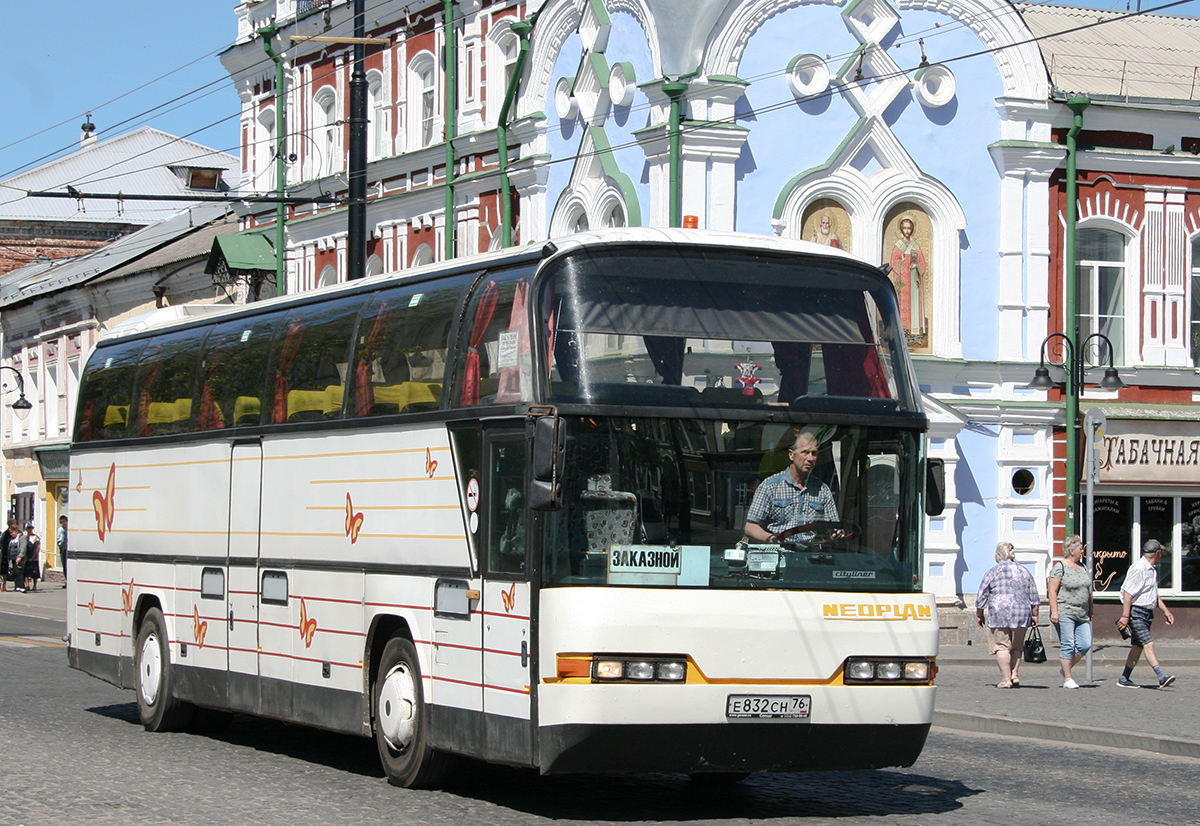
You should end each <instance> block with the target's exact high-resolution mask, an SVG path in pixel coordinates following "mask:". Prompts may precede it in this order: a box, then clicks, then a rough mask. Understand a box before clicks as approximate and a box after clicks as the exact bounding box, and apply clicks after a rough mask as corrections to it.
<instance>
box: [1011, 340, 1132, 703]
mask: <svg viewBox="0 0 1200 826" xmlns="http://www.w3.org/2000/svg"><path fill="white" fill-rule="evenodd" d="M1093 340H1094V341H1095V344H1094V345H1092V346H1093V348H1094V351H1096V352H1097V354H1099V353H1100V352H1102V348H1103V349H1107V350H1108V367H1106V368H1104V378H1103V379H1101V380H1100V387H1101V388H1102V389H1104V390H1120V389H1121V388H1122V387H1124V386H1125V382H1123V381H1121V377H1120V375H1118V374H1117V368H1116V367H1114V366H1113V346H1112V342H1111V341H1109V339H1108V336H1106V335H1104V334H1103V333H1092V334H1091V335H1090V336H1088V337H1087V338H1085V339H1084V340H1083V341H1082V342H1081V343H1080V345H1079V349H1078V350H1076V349H1075V347H1074V345H1073V344H1072V343H1071V338H1070V336H1068V335H1066V334H1065V333H1051V334H1050V335H1048V336H1046V337H1045V338H1044V339H1042V350H1041V358H1040V360H1039V363H1038V368H1037V370H1035V371H1034V374H1033V381H1031V382H1029V386H1030V387H1032V388H1034V389H1037V390H1049V389H1050V388H1052V387H1054V386H1055V385H1056V384H1057V382H1055V381H1054V380H1053V379H1051V378H1050V370H1049V368H1047V367H1046V345H1047V344H1051V343H1054V344H1055V345H1056V347H1057V352H1058V353H1060V354H1061V355H1062V359H1061V360H1060V361H1059V362H1058V364H1059V366H1061V367H1062V368H1063V370H1064V371H1065V373H1066V377H1065V378H1066V392H1067V422H1066V424H1067V490H1066V500H1067V516H1066V520H1065V522H1066V534H1067V536H1071V535H1073V534H1074V533H1075V514H1076V513H1077V512H1078V509H1077V505H1078V500H1079V490H1078V485H1079V481H1078V479H1079V474H1078V471H1079V465H1078V459H1077V453H1078V450H1079V393H1080V390H1081V389H1082V388H1083V383H1084V380H1085V378H1086V376H1087V366H1088V358H1087V354H1088V352H1089V350H1088V346H1089V344H1090V343H1091V342H1092V341H1093ZM1052 363H1053V362H1052ZM1093 363H1094V362H1093ZM1091 415H1092V414H1091V413H1089V417H1090V416H1091ZM1088 436H1089V443H1088V446H1089V450H1090V449H1091V437H1092V433H1091V432H1089V434H1088ZM1091 493H1092V474H1091V473H1089V474H1088V500H1089V501H1088V504H1089V506H1090V505H1091ZM1087 524H1088V538H1087V542H1086V543H1085V547H1086V548H1087V562H1086V563H1085V564H1086V566H1087V570H1088V573H1089V575H1091V572H1092V571H1093V570H1095V569H1094V567H1093V561H1094V560H1093V556H1092V519H1091V514H1090V513H1089V514H1088V520H1087ZM1087 679H1088V682H1091V680H1092V652H1091V651H1090V650H1089V651H1088V653H1087Z"/></svg>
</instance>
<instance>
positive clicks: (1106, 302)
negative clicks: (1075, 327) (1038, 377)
mask: <svg viewBox="0 0 1200 826" xmlns="http://www.w3.org/2000/svg"><path fill="white" fill-rule="evenodd" d="M1125 245H1126V238H1125V236H1124V235H1123V234H1121V233H1119V232H1115V231H1113V230H1109V229H1099V228H1096V227H1086V228H1083V229H1080V230H1078V232H1077V233H1076V236H1075V258H1076V261H1077V265H1076V270H1075V272H1076V275H1077V278H1078V283H1079V307H1078V315H1079V333H1080V341H1083V339H1085V338H1087V337H1088V336H1090V335H1091V334H1092V333H1102V334H1104V335H1105V336H1107V337H1108V340H1109V341H1111V342H1112V346H1113V363H1114V364H1124V363H1125V358H1124V357H1125Z"/></svg>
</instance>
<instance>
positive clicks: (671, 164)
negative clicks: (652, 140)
mask: <svg viewBox="0 0 1200 826" xmlns="http://www.w3.org/2000/svg"><path fill="white" fill-rule="evenodd" d="M662 90H663V92H664V93H665V94H666V96H667V97H669V98H670V99H671V120H670V124H669V126H668V129H669V130H670V133H669V134H670V144H669V146H670V155H669V157H668V159H667V170H668V171H667V187H668V188H669V189H670V193H669V195H670V198H669V204H670V215H669V218H668V222H669V224H670V226H673V227H678V226H682V225H683V206H682V193H681V192H680V185H679V179H680V172H679V166H680V163H681V159H680V155H681V154H682V149H681V147H680V139H679V126H680V121H681V120H682V118H681V115H680V101H682V100H683V95H684V93H685V92H687V84H686V83H680V82H679V81H675V82H673V83H664V84H663V87H662Z"/></svg>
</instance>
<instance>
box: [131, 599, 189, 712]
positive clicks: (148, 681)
mask: <svg viewBox="0 0 1200 826" xmlns="http://www.w3.org/2000/svg"><path fill="white" fill-rule="evenodd" d="M166 629H167V624H166V622H165V621H164V620H163V615H162V611H160V610H159V609H157V608H151V609H150V610H149V611H147V612H146V616H144V617H142V624H141V627H140V628H139V629H138V636H137V646H136V647H135V649H134V654H135V656H136V658H137V663H136V665H137V701H138V715H139V716H140V717H141V719H142V725H143V726H145V728H146V731H182V730H183V729H185V728H187V726H188V724H189V723H190V722H191V719H192V712H193V711H194V709H193V707H192V705H191V703H185V702H184V701H182V700H180V699H179V698H177V697H176V696H175V672H174V669H173V668H172V667H171V651H170V647H169V643H168V641H167V630H166Z"/></svg>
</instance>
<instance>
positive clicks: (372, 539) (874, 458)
mask: <svg viewBox="0 0 1200 826" xmlns="http://www.w3.org/2000/svg"><path fill="white" fill-rule="evenodd" d="M926 426H927V420H926V417H925V414H924V412H923V410H922V408H921V405H920V400H919V395H918V390H917V384H916V382H915V380H914V375H913V371H912V365H911V363H910V361H909V356H908V352H907V350H906V347H905V343H904V331H903V329H902V328H901V326H900V321H899V315H898V311H897V306H896V297H895V292H894V290H893V288H892V286H891V284H890V282H889V281H888V279H887V278H886V276H885V275H884V274H883V273H882V272H881V271H880V270H878V269H876V268H874V267H870V266H867V265H865V264H863V263H861V262H859V261H857V260H855V259H853V258H851V257H850V256H848V255H846V254H845V253H842V252H841V251H838V250H830V249H829V248H827V247H818V246H815V245H812V244H806V243H803V242H800V243H795V242H787V241H782V240H780V239H773V238H761V237H750V236H736V235H718V234H710V233H698V232H695V231H687V230H653V231H651V230H635V229H629V230H620V231H612V232H606V233H585V234H581V235H577V236H573V237H571V238H568V239H565V240H562V241H558V242H555V243H548V244H546V245H544V246H539V247H536V248H526V249H523V250H521V251H517V252H506V253H504V254H495V255H488V256H481V257H478V258H474V259H471V260H469V261H461V262H454V263H452V264H447V265H440V266H436V267H431V268H426V269H422V270H414V271H411V272H409V273H405V274H403V275H397V276H393V277H381V278H373V279H369V280H365V281H357V282H354V283H352V284H347V285H342V286H339V287H335V288H332V289H328V290H322V291H319V292H317V293H307V294H303V295H297V296H291V297H285V298H281V299H272V300H269V301H264V302H261V303H256V304H253V305H250V306H246V307H237V308H234V309H232V310H230V311H228V312H225V313H218V314H210V315H207V316H200V317H196V318H191V319H187V320H183V321H180V322H176V323H171V324H167V325H158V326H155V327H153V328H151V329H146V330H137V331H125V332H114V334H110V335H109V336H106V337H105V338H104V339H103V340H101V342H100V343H99V344H98V346H97V347H96V349H95V351H94V353H93V354H92V355H91V357H90V358H89V360H88V363H87V366H86V369H85V371H84V375H83V377H82V381H81V386H80V391H79V401H78V405H77V411H76V418H75V427H74V435H73V443H72V449H71V470H70V473H71V484H72V487H73V488H74V490H75V496H76V501H88V502H90V503H91V505H92V511H93V513H92V514H89V515H88V516H87V517H86V518H85V517H78V518H77V519H76V520H74V524H73V525H72V526H71V531H72V535H71V549H72V551H71V565H70V581H69V584H68V599H69V605H70V610H69V619H68V625H69V634H70V636H69V640H70V644H69V649H68V655H69V659H70V664H71V665H72V666H74V667H76V668H79V669H82V670H84V671H86V672H88V673H90V674H93V675H95V676H97V677H100V678H101V679H104V680H107V681H109V682H111V683H114V684H115V685H118V686H122V687H126V688H133V689H135V690H136V693H137V701H138V706H139V710H140V713H141V720H142V723H143V724H144V725H145V727H146V728H147V729H149V730H152V731H164V730H173V729H181V728H185V727H187V726H188V725H189V724H190V722H191V721H192V718H193V715H194V714H195V712H196V710H197V709H207V710H218V711H239V712H248V713H250V714H255V715H261V716H265V717H271V718H276V719H280V720H288V721H293V722H296V723H301V724H305V725H309V726H314V727H318V728H322V729H328V730H332V731H338V732H348V733H352V734H356V735H362V736H364V737H373V738H374V740H375V742H376V744H377V747H378V751H379V754H380V757H381V759H382V762H383V766H384V768H385V769H386V772H387V776H388V778H389V779H390V780H391V781H392V782H393V783H395V784H397V785H404V786H431V785H435V784H438V783H440V782H443V781H444V780H445V779H446V777H447V773H448V772H449V771H450V770H451V769H452V767H453V765H454V760H453V758H454V757H455V756H456V755H470V756H472V757H476V758H481V759H483V760H488V761H494V762H498V763H504V764H510V765H516V766H529V767H535V768H537V769H538V770H540V771H541V772H543V773H547V774H549V773H562V772H610V771H611V772H630V771H655V772H660V771H668V772H686V773H690V774H695V775H702V774H703V775H710V776H715V777H722V778H737V777H740V776H742V775H744V774H745V773H749V772H770V771H793V770H809V769H856V768H878V767H884V766H897V765H910V764H912V763H913V761H915V760H916V759H917V756H918V755H919V753H920V751H921V748H922V746H923V744H924V741H925V738H926V735H927V732H928V729H929V725H930V722H931V720H932V716H933V707H934V691H935V689H934V676H935V672H936V666H935V657H936V654H937V639H938V623H937V612H936V610H935V605H934V600H933V598H932V596H930V595H928V594H923V593H922V592H921V542H922V530H923V527H922V526H923V521H924V520H923V513H924V510H925V509H926V508H927V509H928V510H930V511H931V512H937V511H940V507H941V506H940V504H938V503H937V502H936V501H928V502H927V501H926V499H927V497H928V499H929V500H937V499H938V498H939V496H940V494H939V490H940V488H939V479H940V477H939V475H938V472H937V471H938V470H939V469H938V468H937V467H936V462H935V461H934V460H927V459H926V458H925V455H924V454H925V448H924V431H925V429H926ZM800 427H805V428H807V429H809V430H811V431H814V432H816V433H818V434H819V438H820V451H819V457H818V461H817V465H816V467H815V468H814V470H813V473H815V474H817V475H818V476H819V478H821V479H822V480H824V482H825V483H826V484H827V485H828V486H829V487H830V489H831V491H832V492H833V494H834V496H835V497H836V502H837V507H838V513H839V515H840V521H839V522H837V523H833V524H814V525H810V526H808V527H807V529H806V534H805V541H803V542H797V543H792V544H782V543H781V544H775V545H762V544H752V543H748V542H747V541H746V540H745V538H744V537H743V535H742V530H743V524H744V521H745V516H746V509H747V507H748V505H749V503H750V500H751V497H752V495H753V492H754V489H755V487H756V486H757V485H758V483H759V482H760V481H761V480H762V479H764V478H765V477H766V476H768V475H770V474H772V473H774V472H777V471H778V470H780V469H782V468H783V467H785V466H786V464H787V461H788V459H787V450H786V448H787V447H788V446H789V445H791V443H792V441H793V439H794V438H795V434H796V432H797V430H798V429H799V428H800ZM930 491H932V493H930ZM206 716H210V715H207V714H206Z"/></svg>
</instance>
